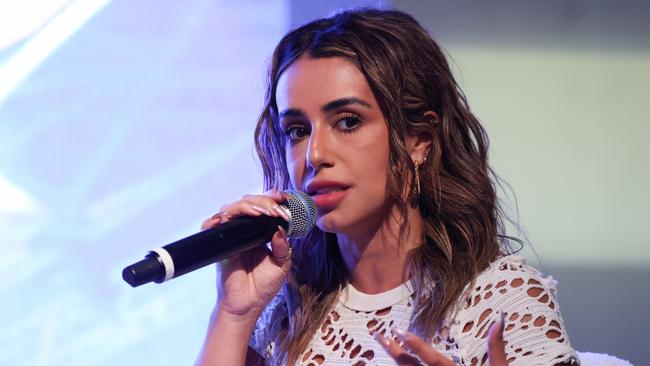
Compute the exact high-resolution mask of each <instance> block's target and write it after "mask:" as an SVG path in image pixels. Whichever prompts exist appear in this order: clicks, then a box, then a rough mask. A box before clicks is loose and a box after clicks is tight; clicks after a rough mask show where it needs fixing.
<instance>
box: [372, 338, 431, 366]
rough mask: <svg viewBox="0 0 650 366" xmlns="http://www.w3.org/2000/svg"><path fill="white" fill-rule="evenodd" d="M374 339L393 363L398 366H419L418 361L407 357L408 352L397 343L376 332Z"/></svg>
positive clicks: (409, 356)
mask: <svg viewBox="0 0 650 366" xmlns="http://www.w3.org/2000/svg"><path fill="white" fill-rule="evenodd" d="M375 339H376V340H377V342H379V344H381V346H382V347H383V348H384V350H386V353H388V355H389V356H390V357H392V358H393V359H394V360H395V362H397V364H398V365H400V366H411V365H413V366H415V365H421V363H420V361H418V359H417V358H415V357H413V356H411V355H409V354H408V352H406V350H405V349H404V348H402V347H401V346H400V345H399V343H397V342H395V341H393V340H392V339H390V337H386V336H385V335H384V334H382V333H381V332H376V333H375Z"/></svg>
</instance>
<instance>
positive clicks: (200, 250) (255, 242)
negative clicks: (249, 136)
mask: <svg viewBox="0 0 650 366" xmlns="http://www.w3.org/2000/svg"><path fill="white" fill-rule="evenodd" d="M288 193H289V194H290V196H289V199H288V200H287V202H285V203H283V204H282V207H283V208H284V209H285V211H286V212H287V213H288V214H289V216H290V220H289V222H287V221H285V220H284V219H283V218H281V217H270V216H266V215H261V216H257V217H251V216H241V217H237V218H234V219H231V220H229V221H227V222H225V223H223V224H220V225H218V226H215V227H213V228H210V229H207V230H204V231H201V232H198V233H196V234H194V235H190V236H188V237H186V238H183V239H180V240H178V241H175V242H173V243H170V244H167V245H165V246H163V247H162V248H158V249H154V250H152V251H150V252H149V254H147V255H146V256H145V258H144V259H143V260H141V261H139V262H137V263H134V264H132V265H130V266H128V267H126V268H124V270H123V271H122V278H123V279H124V281H126V282H127V283H128V284H129V285H131V286H132V287H137V286H140V285H143V284H145V283H148V282H152V281H153V282H156V283H161V282H164V281H167V280H170V279H172V278H176V277H178V276H182V275H184V274H186V273H188V272H192V271H194V270H196V269H199V268H201V267H205V266H207V265H209V264H211V263H215V262H218V261H220V260H223V259H226V258H228V257H230V256H233V255H236V254H240V253H243V252H245V251H247V250H250V249H252V248H254V247H257V246H260V245H263V244H266V243H268V242H269V241H270V240H271V237H272V236H273V234H274V233H275V232H276V231H277V230H278V226H281V227H283V228H284V229H285V230H286V231H287V235H288V236H289V237H302V236H305V235H307V233H308V232H309V231H310V230H311V228H312V227H313V226H314V223H315V221H316V215H317V209H316V205H315V204H314V202H313V201H312V200H311V198H310V197H309V196H307V195H306V194H304V193H301V192H293V191H288Z"/></svg>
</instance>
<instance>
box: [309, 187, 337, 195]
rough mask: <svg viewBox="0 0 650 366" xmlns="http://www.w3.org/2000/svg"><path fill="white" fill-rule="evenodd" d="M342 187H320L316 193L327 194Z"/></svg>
mask: <svg viewBox="0 0 650 366" xmlns="http://www.w3.org/2000/svg"><path fill="white" fill-rule="evenodd" d="M342 190H343V189H342V188H325V189H319V190H318V191H316V193H315V194H326V193H332V192H339V191H342Z"/></svg>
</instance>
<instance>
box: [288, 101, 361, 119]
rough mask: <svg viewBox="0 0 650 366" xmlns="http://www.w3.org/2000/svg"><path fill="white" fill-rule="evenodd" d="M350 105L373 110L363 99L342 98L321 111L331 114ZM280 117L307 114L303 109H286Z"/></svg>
mask: <svg viewBox="0 0 650 366" xmlns="http://www.w3.org/2000/svg"><path fill="white" fill-rule="evenodd" d="M350 104H356V105H360V106H362V107H366V108H372V107H371V106H370V103H368V102H366V101H365V100H363V99H359V98H355V97H347V98H340V99H336V100H333V101H331V102H329V103H327V104H325V105H324V106H322V107H321V109H320V110H321V111H322V112H323V113H330V112H332V111H334V110H336V109H339V108H341V107H345V106H348V105H350ZM278 115H279V117H280V118H284V117H302V116H304V115H305V113H304V112H303V111H302V110H301V109H297V108H288V109H285V110H283V111H282V112H280V113H279V114H278Z"/></svg>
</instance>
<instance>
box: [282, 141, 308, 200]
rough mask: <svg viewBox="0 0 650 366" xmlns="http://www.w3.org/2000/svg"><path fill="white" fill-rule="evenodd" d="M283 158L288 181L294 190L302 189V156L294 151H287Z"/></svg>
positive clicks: (303, 166) (303, 163) (303, 164)
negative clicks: (285, 163)
mask: <svg viewBox="0 0 650 366" xmlns="http://www.w3.org/2000/svg"><path fill="white" fill-rule="evenodd" d="M284 158H285V160H286V162H287V171H288V172H289V180H290V181H291V185H292V186H293V188H294V189H295V190H301V188H302V176H303V171H304V168H305V162H304V154H300V153H298V151H296V150H295V149H287V150H286V152H285V154H284Z"/></svg>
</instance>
